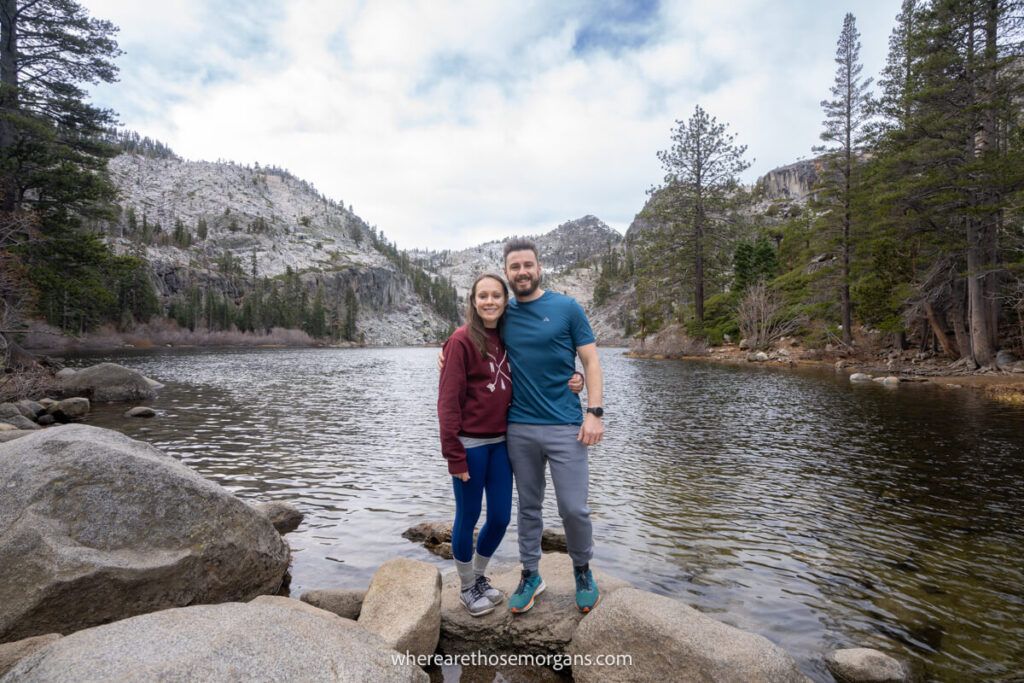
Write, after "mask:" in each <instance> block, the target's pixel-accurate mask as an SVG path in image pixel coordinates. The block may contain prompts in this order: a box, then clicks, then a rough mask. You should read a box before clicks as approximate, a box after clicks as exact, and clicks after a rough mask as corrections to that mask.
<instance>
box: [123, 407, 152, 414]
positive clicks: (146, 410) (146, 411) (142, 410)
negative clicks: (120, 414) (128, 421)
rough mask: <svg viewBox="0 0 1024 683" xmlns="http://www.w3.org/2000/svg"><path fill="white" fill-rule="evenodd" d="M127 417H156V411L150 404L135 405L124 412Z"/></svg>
mask: <svg viewBox="0 0 1024 683" xmlns="http://www.w3.org/2000/svg"><path fill="white" fill-rule="evenodd" d="M124 416H125V417H156V411H155V410H153V409H152V408H150V407H149V406H135V407H134V408H129V409H128V410H126V411H125V413H124Z"/></svg>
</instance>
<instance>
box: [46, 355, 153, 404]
mask: <svg viewBox="0 0 1024 683" xmlns="http://www.w3.org/2000/svg"><path fill="white" fill-rule="evenodd" d="M60 389H61V391H62V392H63V394H64V395H65V396H84V397H86V398H88V399H91V400H93V401H100V402H111V401H142V400H148V399H151V398H153V397H154V396H155V395H156V393H155V390H154V388H153V384H152V383H151V380H147V378H146V377H145V376H144V375H143V374H142V373H140V372H138V371H136V370H132V369H130V368H126V367H124V366H123V365H118V364H116V363H100V364H99V365H93V366H91V367H88V368H82V369H81V370H79V371H78V372H76V373H74V374H73V375H70V376H68V377H64V378H63V379H62V380H61V383H60Z"/></svg>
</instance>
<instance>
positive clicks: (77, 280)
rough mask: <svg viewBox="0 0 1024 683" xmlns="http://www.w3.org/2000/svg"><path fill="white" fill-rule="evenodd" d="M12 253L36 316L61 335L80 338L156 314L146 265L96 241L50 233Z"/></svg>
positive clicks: (89, 236)
mask: <svg viewBox="0 0 1024 683" xmlns="http://www.w3.org/2000/svg"><path fill="white" fill-rule="evenodd" d="M17 249H18V251H19V253H20V254H21V256H22V258H23V259H24V261H25V262H26V264H27V265H28V277H29V280H30V282H31V283H32V285H33V286H34V288H35V289H36V291H37V292H38V294H39V296H38V300H37V303H36V307H37V312H38V313H39V314H40V315H42V316H43V317H44V318H45V319H46V320H47V322H49V323H50V324H51V325H55V326H57V327H59V328H61V329H62V330H66V331H69V332H75V333H83V332H88V331H90V330H92V329H95V328H96V327H97V326H99V325H103V324H107V323H112V324H121V323H122V322H124V321H125V320H126V316H127V319H129V320H132V321H136V322H145V321H147V320H148V319H149V318H150V317H151V316H153V315H155V314H157V313H159V305H158V303H157V298H156V292H155V290H154V288H153V284H152V282H151V280H150V277H149V273H148V270H147V267H146V263H145V261H143V260H142V259H139V258H136V257H134V256H114V255H113V254H112V253H111V252H110V249H109V248H107V246H106V245H105V244H104V243H103V242H102V241H101V240H100V238H99V237H98V236H96V235H92V234H89V233H79V234H74V233H62V232H57V231H51V232H50V233H48V234H46V235H45V236H44V239H43V240H42V241H40V242H39V243H37V244H35V245H32V247H31V248H29V247H28V245H22V246H20V247H18V248H17Z"/></svg>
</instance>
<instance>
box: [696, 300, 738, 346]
mask: <svg viewBox="0 0 1024 683" xmlns="http://www.w3.org/2000/svg"><path fill="white" fill-rule="evenodd" d="M740 296H741V293H740V291H730V292H722V293H720V294H716V295H714V296H713V297H711V298H710V299H708V301H707V304H706V306H705V308H704V327H703V332H704V338H705V339H707V341H708V343H709V344H711V345H713V346H717V345H719V344H721V343H722V342H723V341H724V340H725V335H729V336H730V337H732V338H733V339H736V340H738V337H739V333H740V327H739V322H738V320H737V318H736V306H737V305H738V304H739V300H740Z"/></svg>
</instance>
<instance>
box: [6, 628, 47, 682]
mask: <svg viewBox="0 0 1024 683" xmlns="http://www.w3.org/2000/svg"><path fill="white" fill-rule="evenodd" d="M60 637H61V635H60V634H59V633H47V634H46V635H45V636H32V637H31V638H23V639H21V640H16V641H14V642H13V643H2V644H0V676H3V675H4V674H5V673H7V672H8V671H10V670H11V669H13V668H14V665H15V664H17V663H18V662H19V661H21V660H22V659H24V658H25V657H28V656H29V655H30V654H32V653H33V652H35V651H36V650H41V649H42V648H44V647H46V646H47V645H49V644H50V643H52V642H53V641H55V640H60Z"/></svg>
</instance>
